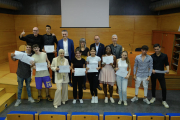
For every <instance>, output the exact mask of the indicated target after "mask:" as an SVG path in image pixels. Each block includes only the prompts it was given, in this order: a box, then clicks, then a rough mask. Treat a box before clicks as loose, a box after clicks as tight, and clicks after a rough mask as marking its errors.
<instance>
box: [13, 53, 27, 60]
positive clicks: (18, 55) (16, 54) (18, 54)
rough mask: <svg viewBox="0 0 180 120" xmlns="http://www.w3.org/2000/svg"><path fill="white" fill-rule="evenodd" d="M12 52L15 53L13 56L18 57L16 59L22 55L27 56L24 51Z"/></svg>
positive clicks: (19, 58)
mask: <svg viewBox="0 0 180 120" xmlns="http://www.w3.org/2000/svg"><path fill="white" fill-rule="evenodd" d="M14 54H15V56H14V57H13V58H15V59H18V60H21V59H22V57H23V56H24V55H26V56H27V54H26V53H23V52H20V51H15V53H14Z"/></svg>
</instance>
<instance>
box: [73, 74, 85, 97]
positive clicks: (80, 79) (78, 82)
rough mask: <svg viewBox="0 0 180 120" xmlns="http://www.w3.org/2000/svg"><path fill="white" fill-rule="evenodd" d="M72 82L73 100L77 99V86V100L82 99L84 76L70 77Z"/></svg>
mask: <svg viewBox="0 0 180 120" xmlns="http://www.w3.org/2000/svg"><path fill="white" fill-rule="evenodd" d="M72 82H73V97H74V99H77V86H78V91H79V95H78V96H79V99H82V97H83V82H84V76H74V74H73V75H72Z"/></svg>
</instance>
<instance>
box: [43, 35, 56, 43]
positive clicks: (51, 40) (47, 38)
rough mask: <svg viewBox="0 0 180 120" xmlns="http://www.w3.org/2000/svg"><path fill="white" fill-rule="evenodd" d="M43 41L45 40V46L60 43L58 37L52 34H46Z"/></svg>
mask: <svg viewBox="0 0 180 120" xmlns="http://www.w3.org/2000/svg"><path fill="white" fill-rule="evenodd" d="M43 40H44V45H54V43H56V45H57V43H58V42H57V38H56V36H52V34H51V35H47V34H44V35H43Z"/></svg>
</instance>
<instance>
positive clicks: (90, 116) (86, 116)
mask: <svg viewBox="0 0 180 120" xmlns="http://www.w3.org/2000/svg"><path fill="white" fill-rule="evenodd" d="M71 120H99V113H95V112H72V114H71Z"/></svg>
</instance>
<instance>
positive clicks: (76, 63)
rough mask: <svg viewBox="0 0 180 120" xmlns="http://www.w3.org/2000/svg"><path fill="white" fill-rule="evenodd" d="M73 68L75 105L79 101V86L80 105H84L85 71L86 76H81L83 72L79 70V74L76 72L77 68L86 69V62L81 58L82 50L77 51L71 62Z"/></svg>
mask: <svg viewBox="0 0 180 120" xmlns="http://www.w3.org/2000/svg"><path fill="white" fill-rule="evenodd" d="M71 68H72V73H73V74H72V82H73V97H74V100H73V104H75V103H76V99H77V85H78V90H79V95H78V96H79V101H80V103H83V100H82V96H83V89H82V88H83V80H84V76H85V70H84V76H82V75H80V74H81V73H82V72H81V71H83V70H78V72H77V71H76V70H75V69H76V68H77V69H79V68H85V60H84V59H83V58H81V52H80V49H78V48H77V49H76V50H75V58H74V59H73V60H72V62H71ZM76 72H77V73H76Z"/></svg>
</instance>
